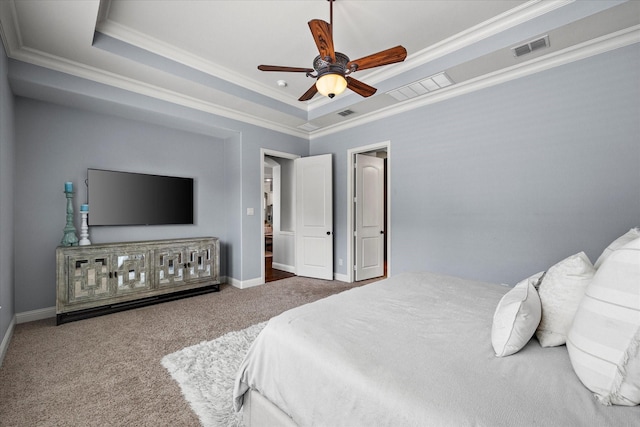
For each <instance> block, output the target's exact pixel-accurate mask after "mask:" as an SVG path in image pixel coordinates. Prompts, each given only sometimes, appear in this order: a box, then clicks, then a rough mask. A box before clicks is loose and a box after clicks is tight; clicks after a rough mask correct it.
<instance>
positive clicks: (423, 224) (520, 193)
mask: <svg viewBox="0 0 640 427" xmlns="http://www.w3.org/2000/svg"><path fill="white" fill-rule="evenodd" d="M639 99H640V55H638V44H636V45H632V46H629V47H626V48H621V49H618V50H615V51H612V52H609V53H605V54H601V55H599V56H596V57H592V58H588V59H585V60H582V61H579V62H575V63H571V64H568V65H565V66H562V67H559V68H555V69H551V70H548V71H545V72H542V73H539V74H536V75H532V76H529V77H526V78H521V79H518V80H515V81H511V82H508V83H503V84H501V85H498V86H495V87H491V88H487V89H484V90H481V91H478V92H474V93H471V94H468V95H465V96H461V97H457V98H454V99H450V100H447V101H444V102H441V103H437V104H434V105H430V106H426V107H423V108H420V109H418V110H414V111H411V112H409V113H405V114H402V115H397V116H393V117H390V118H387V119H383V120H378V121H375V122H373V123H369V124H367V125H364V126H360V127H358V128H354V129H350V130H347V131H344V132H341V133H339V134H334V135H330V136H327V137H322V138H318V139H316V140H313V141H312V142H311V153H312V154H321V153H334V160H335V162H334V168H335V170H334V176H335V181H334V206H335V217H334V226H335V234H336V241H335V258H336V260H337V259H339V258H345V259H346V239H347V236H346V227H347V218H346V215H347V213H346V186H347V183H346V176H347V172H346V165H347V158H346V150H347V149H349V148H352V147H358V146H364V145H369V144H372V143H378V142H381V141H386V140H390V141H391V159H390V169H391V195H390V196H391V203H392V207H391V221H392V223H391V235H392V242H391V248H390V249H391V253H392V255H391V271H392V274H397V273H400V272H403V271H411V270H430V271H436V272H442V273H448V274H454V275H458V276H463V277H469V278H476V279H481V280H487V281H493V282H504V283H510V284H514V283H516V282H517V281H518V280H520V279H522V278H524V277H525V276H527V275H529V274H532V273H535V272H537V271H540V270H544V269H546V268H548V267H549V266H550V265H552V264H553V263H555V262H557V261H559V260H561V259H563V258H564V257H566V256H569V255H571V254H573V253H576V252H579V251H582V250H584V251H585V252H586V253H587V255H588V256H589V257H590V258H591V260H592V261H595V259H596V258H597V257H598V256H599V254H600V252H601V251H602V249H603V248H604V247H605V246H606V245H607V244H608V243H610V242H611V241H612V240H613V239H615V238H616V237H618V236H619V235H621V234H623V233H624V232H625V231H627V230H628V229H629V228H631V227H633V226H638V225H640V138H639V135H640V103H639V102H638V100H639ZM334 265H336V266H337V267H336V268H337V270H338V271H337V272H338V273H342V274H345V273H346V266H342V267H340V266H338V264H337V262H334Z"/></svg>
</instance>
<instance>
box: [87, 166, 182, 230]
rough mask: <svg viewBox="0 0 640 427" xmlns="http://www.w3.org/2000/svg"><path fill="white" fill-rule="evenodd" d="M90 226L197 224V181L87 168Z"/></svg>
mask: <svg viewBox="0 0 640 427" xmlns="http://www.w3.org/2000/svg"><path fill="white" fill-rule="evenodd" d="M87 185H88V203H89V215H88V224H89V225H90V226H98V225H112V226H115V225H168V224H193V205H194V199H193V178H181V177H176V176H162V175H148V174H141V173H133V172H119V171H112V170H101V169H87Z"/></svg>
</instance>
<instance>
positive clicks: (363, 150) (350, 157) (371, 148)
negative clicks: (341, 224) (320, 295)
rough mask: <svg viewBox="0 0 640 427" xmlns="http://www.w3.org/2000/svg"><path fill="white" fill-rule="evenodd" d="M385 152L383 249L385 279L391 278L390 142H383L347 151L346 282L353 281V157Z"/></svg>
mask: <svg viewBox="0 0 640 427" xmlns="http://www.w3.org/2000/svg"><path fill="white" fill-rule="evenodd" d="M377 150H385V151H386V152H387V162H386V166H385V172H386V174H387V187H386V192H387V203H386V206H385V209H386V211H387V223H386V224H385V247H386V249H387V277H389V276H391V141H383V142H379V143H376V144H371V145H365V146H362V147H355V148H350V149H349V150H347V275H346V276H347V282H348V283H353V281H354V271H353V268H354V265H355V264H354V261H355V256H354V249H355V248H354V244H353V233H354V232H355V212H354V209H353V195H354V188H355V155H356V154H364V153H369V152H371V151H377Z"/></svg>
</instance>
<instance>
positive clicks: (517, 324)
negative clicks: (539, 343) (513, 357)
mask: <svg viewBox="0 0 640 427" xmlns="http://www.w3.org/2000/svg"><path fill="white" fill-rule="evenodd" d="M540 276H542V272H540V273H538V274H534V275H533V276H531V277H529V278H527V279H525V280H523V281H521V282H520V283H518V284H517V285H515V286H514V287H513V289H511V290H510V291H509V292H507V293H506V294H505V295H504V296H503V297H502V299H501V300H500V302H499V303H498V307H496V311H495V313H494V314H493V325H492V327H491V345H493V350H494V351H495V352H496V356H498V357H503V356H509V355H510V354H514V353H516V352H518V351H520V350H521V349H522V347H524V346H525V345H526V344H527V343H528V342H529V340H530V339H531V337H532V336H533V334H534V332H535V331H536V328H537V327H538V323H540V316H541V314H542V311H541V306H540V297H539V296H538V291H536V289H535V287H534V284H535V283H537V282H538V280H539V279H540Z"/></svg>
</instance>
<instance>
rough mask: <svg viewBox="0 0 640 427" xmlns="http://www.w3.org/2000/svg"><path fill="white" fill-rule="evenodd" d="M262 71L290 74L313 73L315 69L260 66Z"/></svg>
mask: <svg viewBox="0 0 640 427" xmlns="http://www.w3.org/2000/svg"><path fill="white" fill-rule="evenodd" d="M258 70H260V71H287V72H290V73H313V71H314V70H313V68H299V67H281V66H279V65H258Z"/></svg>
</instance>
